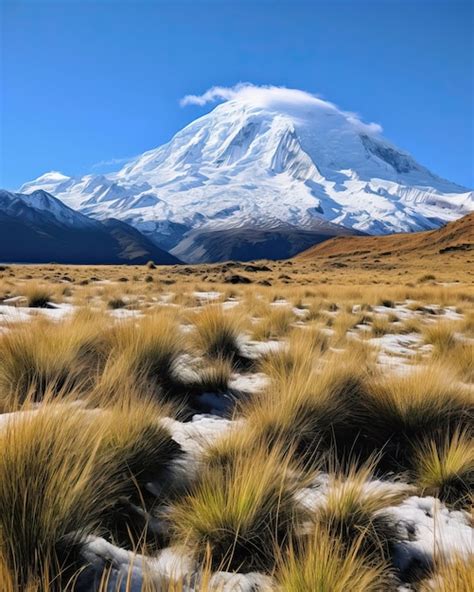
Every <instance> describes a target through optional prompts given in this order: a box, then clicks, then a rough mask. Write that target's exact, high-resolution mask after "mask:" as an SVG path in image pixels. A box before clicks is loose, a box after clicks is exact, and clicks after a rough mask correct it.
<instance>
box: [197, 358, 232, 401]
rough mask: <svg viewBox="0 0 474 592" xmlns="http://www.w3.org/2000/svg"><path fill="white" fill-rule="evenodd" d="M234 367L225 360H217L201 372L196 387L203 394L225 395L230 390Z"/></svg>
mask: <svg viewBox="0 0 474 592" xmlns="http://www.w3.org/2000/svg"><path fill="white" fill-rule="evenodd" d="M233 370H234V369H233V366H232V363H231V361H229V360H226V359H225V358H215V359H212V360H209V362H208V363H207V364H206V365H205V366H204V367H203V368H201V369H200V370H199V372H198V374H199V379H198V382H197V384H196V385H195V387H196V388H197V389H198V390H200V391H203V392H210V393H225V392H227V391H228V390H229V381H230V379H231V377H232V373H233Z"/></svg>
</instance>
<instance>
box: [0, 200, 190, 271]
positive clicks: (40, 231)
mask: <svg viewBox="0 0 474 592" xmlns="http://www.w3.org/2000/svg"><path fill="white" fill-rule="evenodd" d="M149 260H153V261H155V262H156V263H159V264H163V265H174V264H176V263H180V261H179V260H178V259H177V258H176V257H174V256H173V255H170V254H169V253H167V252H165V251H164V250H162V249H160V248H159V247H158V246H157V245H156V244H155V243H154V242H152V241H151V240H150V239H149V238H147V237H146V236H144V235H143V234H141V233H140V232H139V231H138V230H137V229H135V228H133V227H131V226H129V225H128V224H125V223H124V222H121V221H118V220H115V219H106V220H100V221H99V220H93V219H90V218H88V217H87V216H84V215H83V214H81V213H80V212H76V211H74V210H72V209H71V208H69V207H68V206H66V205H65V204H64V203H62V202H61V201H60V200H58V199H56V198H55V197H53V196H52V195H50V194H48V193H47V192H46V191H43V190H39V189H38V190H36V191H33V192H32V193H31V194H29V195H25V194H21V193H12V192H10V191H5V190H2V189H0V261H8V262H27V263H45V262H49V261H56V262H58V263H84V264H87V263H89V264H101V263H104V264H107V263H121V264H123V263H136V264H140V263H145V262H146V261H149Z"/></svg>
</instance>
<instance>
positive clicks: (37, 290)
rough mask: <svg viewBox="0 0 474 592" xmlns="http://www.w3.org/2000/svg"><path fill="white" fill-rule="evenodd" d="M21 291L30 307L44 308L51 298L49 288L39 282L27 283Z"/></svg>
mask: <svg viewBox="0 0 474 592" xmlns="http://www.w3.org/2000/svg"><path fill="white" fill-rule="evenodd" d="M22 292H23V294H24V296H25V297H26V301H27V305H28V306H29V307H30V308H46V307H47V306H48V305H49V303H50V302H51V300H52V293H51V290H50V289H49V288H48V287H47V286H42V285H40V284H35V283H31V284H27V286H26V287H25V288H24V289H23V290H22Z"/></svg>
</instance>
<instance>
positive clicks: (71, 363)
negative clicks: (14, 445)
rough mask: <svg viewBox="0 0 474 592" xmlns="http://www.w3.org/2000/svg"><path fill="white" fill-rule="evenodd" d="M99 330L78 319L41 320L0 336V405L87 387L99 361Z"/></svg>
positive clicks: (89, 323) (82, 319)
mask: <svg viewBox="0 0 474 592" xmlns="http://www.w3.org/2000/svg"><path fill="white" fill-rule="evenodd" d="M100 329H101V326H100V324H99V325H97V324H94V323H91V322H86V321H84V318H79V317H77V318H73V319H72V320H70V321H68V322H63V323H59V324H56V323H52V322H48V321H46V320H41V319H40V320H38V321H36V322H34V323H32V324H29V325H28V326H21V327H18V328H16V329H15V331H10V332H8V333H5V334H4V335H0V401H1V403H0V405H1V406H3V407H4V408H5V407H8V405H14V403H15V401H16V402H20V403H21V402H22V401H24V400H25V399H26V398H27V397H33V398H34V399H36V400H40V399H41V398H42V397H43V395H44V393H45V392H46V391H47V390H54V391H56V392H58V393H62V394H65V393H67V392H69V391H71V390H73V389H76V388H77V387H78V386H79V385H81V384H82V385H84V386H86V385H90V379H91V377H92V376H93V375H94V373H95V372H96V370H97V368H98V365H99V363H100V361H101V338H100V335H99V332H100Z"/></svg>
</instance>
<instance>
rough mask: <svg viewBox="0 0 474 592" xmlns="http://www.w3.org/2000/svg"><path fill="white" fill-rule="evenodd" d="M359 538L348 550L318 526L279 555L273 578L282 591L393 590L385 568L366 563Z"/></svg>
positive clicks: (388, 573) (372, 591) (371, 561)
mask: <svg viewBox="0 0 474 592" xmlns="http://www.w3.org/2000/svg"><path fill="white" fill-rule="evenodd" d="M361 541H362V538H361V537H360V538H359V539H356V540H355V542H354V543H353V544H352V545H351V546H349V548H347V546H344V545H342V544H341V542H340V540H338V539H335V538H333V537H332V536H330V534H329V533H328V531H327V530H326V529H324V528H320V527H317V528H315V529H314V532H313V533H312V534H311V535H310V536H309V537H307V538H306V540H305V541H304V542H303V543H301V542H299V543H298V544H292V545H291V546H290V548H289V550H288V552H287V553H284V554H283V553H281V552H280V553H279V554H278V557H279V561H278V567H277V570H276V574H275V578H276V581H277V582H278V584H279V586H280V588H281V590H285V592H348V591H349V590H350V591H351V592H387V591H388V590H392V589H393V586H392V585H391V584H392V583H391V580H390V572H389V570H388V569H387V566H386V565H385V564H384V563H382V562H380V561H374V560H370V561H369V560H368V559H367V558H366V557H364V556H363V555H362V554H361V553H359V547H360V545H361Z"/></svg>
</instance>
